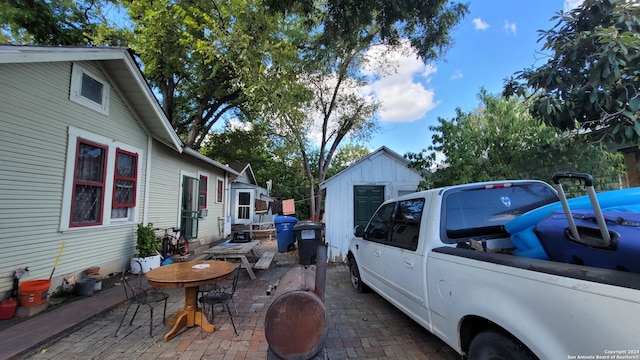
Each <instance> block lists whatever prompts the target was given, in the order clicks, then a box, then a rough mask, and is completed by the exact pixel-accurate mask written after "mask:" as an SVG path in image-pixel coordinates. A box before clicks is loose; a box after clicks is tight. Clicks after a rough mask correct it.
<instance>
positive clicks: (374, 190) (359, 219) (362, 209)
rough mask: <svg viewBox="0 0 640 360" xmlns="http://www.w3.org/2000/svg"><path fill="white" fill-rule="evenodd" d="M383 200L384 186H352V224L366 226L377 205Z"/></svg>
mask: <svg viewBox="0 0 640 360" xmlns="http://www.w3.org/2000/svg"><path fill="white" fill-rule="evenodd" d="M383 202H384V186H354V187H353V226H354V227H355V226H357V225H362V226H367V223H368V222H369V219H370V218H371V216H372V215H373V213H375V212H376V209H378V206H380V204H382V203H383Z"/></svg>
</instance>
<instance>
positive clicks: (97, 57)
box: [0, 45, 240, 176]
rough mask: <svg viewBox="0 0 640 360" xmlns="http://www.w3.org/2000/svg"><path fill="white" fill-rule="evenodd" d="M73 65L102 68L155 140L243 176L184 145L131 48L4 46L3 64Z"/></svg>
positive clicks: (0, 54) (0, 56) (0, 61)
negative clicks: (94, 65)
mask: <svg viewBox="0 0 640 360" xmlns="http://www.w3.org/2000/svg"><path fill="white" fill-rule="evenodd" d="M73 61H91V62H94V63H96V64H98V65H99V66H100V67H101V68H102V69H103V70H104V71H105V72H106V73H107V74H108V75H109V78H110V80H111V82H113V83H112V84H111V85H112V86H114V88H115V89H116V91H117V92H118V93H119V94H120V95H121V97H122V99H123V101H125V102H126V103H127V105H128V106H129V108H130V109H131V111H132V112H133V113H134V115H135V116H136V117H137V118H138V120H139V121H140V123H141V124H142V126H143V127H144V128H145V129H146V130H147V131H148V132H149V134H151V137H153V138H154V139H156V140H158V141H159V142H161V143H162V144H164V145H166V146H168V147H169V148H171V149H173V150H175V151H177V152H178V153H183V152H184V153H185V154H187V155H189V156H192V157H195V158H197V159H200V160H202V161H205V162H206V163H208V164H210V165H212V166H214V167H217V168H220V169H222V170H224V171H227V172H229V173H231V174H233V175H236V176H238V175H240V174H239V172H237V171H235V170H233V169H232V168H230V167H229V166H226V165H223V164H221V163H219V162H217V161H215V160H213V159H210V158H208V157H206V156H204V155H202V154H200V153H199V152H197V151H196V150H193V149H191V148H189V147H186V146H184V145H183V143H182V140H180V137H179V136H178V134H177V133H176V132H175V131H174V130H173V127H171V123H170V122H169V119H168V118H167V116H166V114H165V113H164V111H163V110H162V107H161V106H160V104H159V103H158V99H157V98H156V96H155V95H154V93H153V91H152V90H151V87H150V86H149V84H148V83H147V80H146V79H145V77H144V75H143V74H142V72H141V70H140V67H139V66H138V64H137V63H136V62H135V60H134V59H133V57H132V56H131V52H130V51H129V49H128V48H124V47H64V46H20V45H0V64H19V63H25V64H26V63H44V62H73Z"/></svg>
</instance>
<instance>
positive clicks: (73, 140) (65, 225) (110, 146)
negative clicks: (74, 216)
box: [60, 126, 144, 231]
mask: <svg viewBox="0 0 640 360" xmlns="http://www.w3.org/2000/svg"><path fill="white" fill-rule="evenodd" d="M68 137H69V138H68V141H67V160H66V167H65V174H64V188H63V198H62V214H61V216H60V231H78V230H84V229H93V228H102V227H109V226H115V225H129V224H135V223H137V222H138V213H139V209H140V206H142V205H141V203H142V201H141V198H140V197H141V194H140V186H141V182H142V181H141V180H142V179H140V178H139V177H138V181H136V206H134V207H130V208H129V216H128V218H117V219H116V218H113V219H112V218H111V208H112V206H113V201H112V200H113V182H114V175H115V164H116V149H117V148H120V149H122V150H126V151H128V152H130V153H136V154H138V164H137V167H138V170H137V174H138V176H139V175H140V174H142V172H141V169H142V162H143V159H144V152H143V151H142V150H141V149H139V148H136V147H134V146H131V145H128V144H124V143H121V142H119V141H116V140H113V139H109V138H107V137H105V136H101V135H97V134H94V133H92V132H89V131H86V130H82V129H78V128H75V127H72V126H70V127H69V129H68ZM78 138H81V139H86V140H89V141H92V142H94V143H98V144H101V145H103V146H105V147H107V165H106V176H105V189H104V192H105V193H104V201H103V204H102V224H101V225H95V226H78V227H71V226H69V223H70V220H71V203H72V201H73V199H72V197H73V177H74V171H75V166H76V161H75V160H76V145H77V142H78Z"/></svg>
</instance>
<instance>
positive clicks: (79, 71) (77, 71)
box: [69, 63, 111, 115]
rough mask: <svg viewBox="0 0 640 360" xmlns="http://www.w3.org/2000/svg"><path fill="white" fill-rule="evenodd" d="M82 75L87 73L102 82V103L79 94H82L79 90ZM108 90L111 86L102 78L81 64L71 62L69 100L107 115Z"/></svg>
mask: <svg viewBox="0 0 640 360" xmlns="http://www.w3.org/2000/svg"><path fill="white" fill-rule="evenodd" d="M82 75H87V76H89V77H91V78H92V79H93V80H95V81H97V82H99V83H100V84H102V104H98V103H97V102H95V101H93V100H91V99H88V98H86V97H84V96H82V95H81V94H82V92H81V90H82ZM110 91H111V86H110V85H109V83H108V82H107V81H106V80H105V79H104V78H102V77H100V76H98V75H96V74H95V73H93V72H91V71H89V70H87V69H85V68H84V67H82V66H81V65H78V64H76V63H74V64H73V66H72V70H71V92H70V93H69V100H71V101H73V102H75V103H78V104H80V105H82V106H85V107H88V108H89V109H92V110H95V111H97V112H99V113H101V114H104V115H109V94H110Z"/></svg>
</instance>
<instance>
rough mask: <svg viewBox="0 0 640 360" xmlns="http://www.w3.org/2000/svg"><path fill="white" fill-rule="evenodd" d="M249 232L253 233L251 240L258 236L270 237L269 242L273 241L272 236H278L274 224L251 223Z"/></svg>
mask: <svg viewBox="0 0 640 360" xmlns="http://www.w3.org/2000/svg"><path fill="white" fill-rule="evenodd" d="M249 232H250V233H251V238H254V237H256V236H269V240H271V239H272V236H276V228H275V224H274V223H273V222H259V223H251V224H250V226H249Z"/></svg>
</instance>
